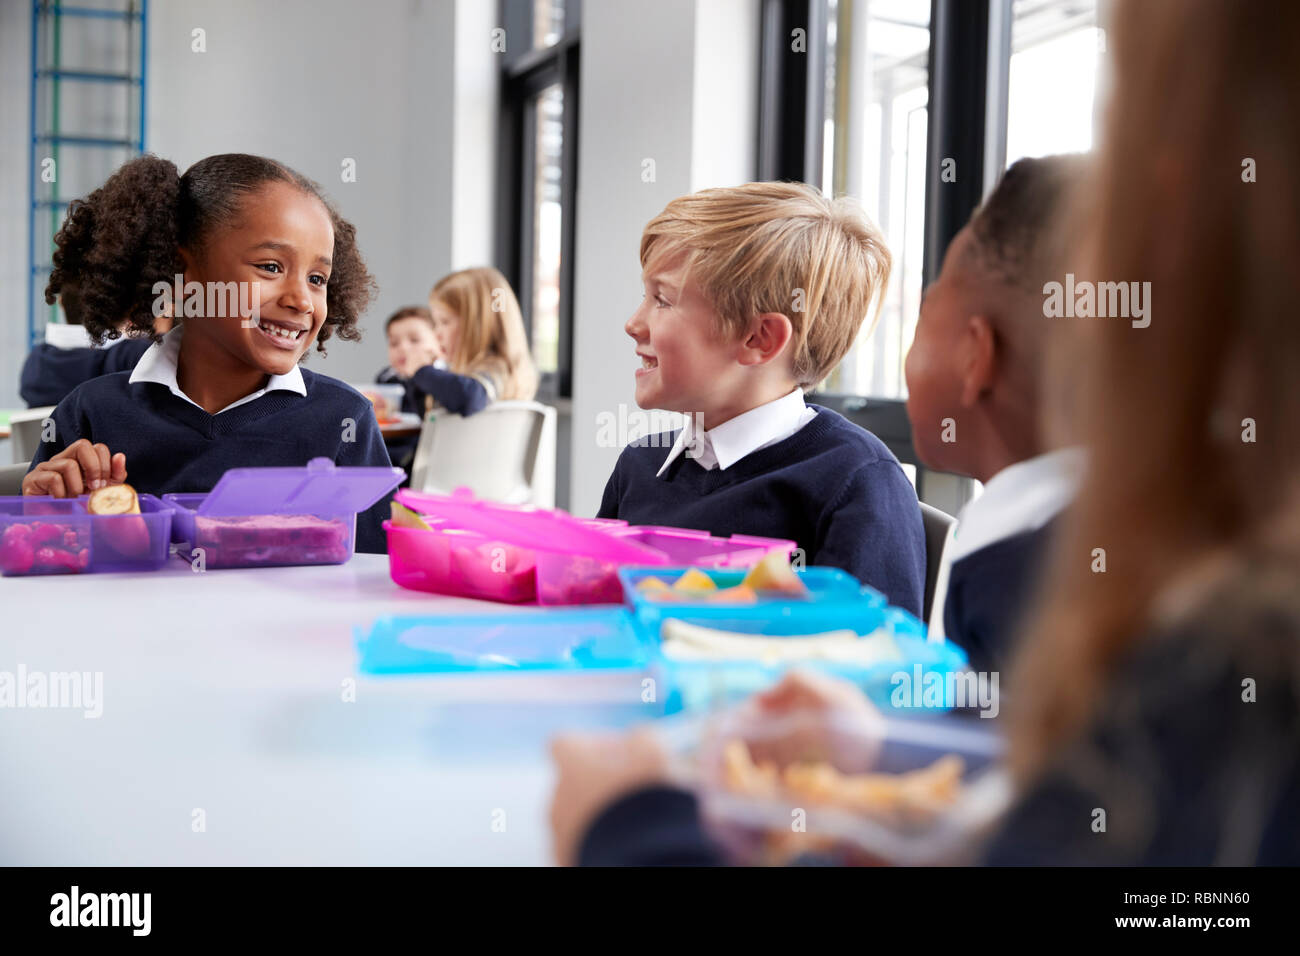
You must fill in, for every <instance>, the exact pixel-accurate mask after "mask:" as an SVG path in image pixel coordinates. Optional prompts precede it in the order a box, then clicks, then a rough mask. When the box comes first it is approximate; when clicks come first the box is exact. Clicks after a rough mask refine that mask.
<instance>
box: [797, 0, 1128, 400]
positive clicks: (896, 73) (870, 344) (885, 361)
mask: <svg viewBox="0 0 1300 956" xmlns="http://www.w3.org/2000/svg"><path fill="white" fill-rule="evenodd" d="M824 2H825V3H826V9H827V16H826V30H825V49H826V56H825V79H826V90H825V98H824V102H825V123H824V130H823V134H822V143H821V144H820V145H821V147H822V149H821V163H820V166H819V168H818V172H817V176H818V177H819V180H820V181H815V182H814V184H815V185H819V186H821V188H822V190H823V191H824V192H825V193H826V194H827V195H842V194H849V195H852V196H856V197H857V198H858V199H859V200H860V201H861V203H862V205H863V208H864V209H865V210H866V212H867V214H868V215H869V216H870V217H871V218H872V219H873V220H874V221H875V222H876V224H877V225H878V226H879V227H880V229H881V231H882V232H883V233H884V236H885V241H886V242H887V243H888V245H889V248H890V251H891V252H892V253H893V254H894V272H893V275H892V276H891V277H890V283H889V288H888V289H887V290H886V296H885V300H884V303H883V308H882V310H881V314H880V319H879V321H878V323H877V325H876V328H875V329H874V331H872V332H871V334H870V335H867V334H866V330H865V329H864V334H863V336H862V337H861V338H860V339H859V341H858V343H857V344H856V345H855V346H854V347H853V349H852V350H851V351H850V352H849V354H848V355H847V356H846V357H845V359H844V361H843V362H842V363H841V364H840V366H839V367H838V368H837V369H836V370H835V371H834V372H833V373H832V374H831V375H830V377H829V378H828V379H827V381H826V383H825V384H824V385H823V389H824V390H825V391H827V392H829V393H838V394H846V395H862V396H871V397H872V398H881V399H894V400H901V399H903V398H906V396H907V384H906V381H905V380H904V376H903V363H904V360H905V358H906V356H907V350H908V348H909V347H910V346H911V342H912V335H913V333H914V331H915V329H916V319H917V315H918V312H919V309H920V300H921V294H922V291H923V285H924V282H925V281H926V279H927V276H926V275H925V262H924V260H925V249H926V244H927V240H930V241H931V242H933V240H934V239H935V237H932V236H927V234H926V228H927V226H926V224H927V221H928V219H929V220H930V221H933V217H927V211H926V177H927V175H933V169H932V168H931V164H933V163H937V162H938V161H939V160H940V159H941V158H942V157H938V156H930V155H929V147H930V146H931V145H932V144H930V143H929V142H928V124H929V121H930V119H931V118H930V117H929V115H928V110H929V105H930V96H931V91H930V87H931V84H932V78H931V77H930V75H929V64H930V62H931V56H932V52H931V22H930V17H931V7H932V4H931V0H824ZM934 6H935V7H936V8H938V7H941V6H946V7H947V8H948V9H950V10H951V11H952V12H953V13H955V14H957V15H961V16H966V17H968V18H970V22H975V23H977V24H978V25H980V26H984V25H987V27H988V29H987V30H985V31H984V33H986V34H988V35H987V36H984V37H981V38H980V39H979V41H978V47H979V48H978V49H976V48H975V46H976V44H972V42H971V37H969V36H964V37H962V38H961V39H960V40H959V41H958V42H957V43H956V44H954V45H953V50H954V52H955V53H956V54H958V55H960V56H963V57H966V59H964V60H962V61H961V62H946V63H945V65H946V66H947V67H948V68H949V69H950V70H966V71H968V73H977V74H978V75H980V76H981V78H982V79H987V77H985V76H984V74H985V73H988V74H989V75H990V76H991V81H990V83H989V89H988V91H987V96H988V104H989V105H991V107H992V108H991V109H988V110H987V112H986V113H980V114H979V115H976V116H974V117H972V116H971V115H970V113H971V112H972V111H971V110H970V109H969V108H966V107H967V106H968V105H969V103H970V102H975V101H982V100H983V98H982V97H973V98H971V99H970V100H968V101H963V103H961V104H959V106H961V107H962V108H961V109H954V110H952V111H950V114H949V115H945V116H944V117H943V118H942V119H941V120H940V121H941V122H944V123H949V124H970V123H972V122H973V123H976V124H978V130H976V132H977V133H978V140H977V141H978V142H982V143H987V145H989V146H990V147H992V148H991V150H990V151H989V152H988V153H987V155H986V158H985V161H984V163H983V168H982V169H981V170H980V173H981V177H982V179H983V184H984V185H986V186H990V185H992V183H993V182H995V181H996V179H997V176H998V174H1000V173H1001V170H1002V169H1004V168H1005V167H1006V166H1007V165H1009V164H1010V163H1012V162H1015V161H1016V160H1017V159H1020V158H1022V157H1024V156H1042V155H1047V154H1050V153H1060V152H1080V151H1086V150H1088V149H1090V148H1091V146H1092V138H1093V109H1094V98H1095V91H1096V87H1097V82H1098V76H1099V69H1100V64H1101V57H1102V53H1103V51H1104V48H1105V39H1104V34H1103V32H1102V30H1101V29H1100V28H1099V27H1098V20H1097V0H987V2H984V0H957V2H956V3H953V2H952V0H935V4H934ZM977 8H978V9H977ZM975 13H978V14H979V15H980V16H978V17H976V16H974V14H975ZM964 25H965V24H963V26H964ZM1000 37H1001V42H999V38H1000ZM976 54H979V55H980V56H983V57H985V58H986V59H984V60H983V61H981V60H980V56H977V55H976ZM941 55H943V56H945V57H947V56H948V55H949V54H948V51H947V50H945V51H941ZM987 58H992V59H993V65H994V69H993V70H991V71H988V70H986V65H987ZM967 82H968V80H967ZM986 120H987V121H988V122H989V123H990V126H989V128H988V129H985V128H984V124H985V122H986ZM967 139H968V141H969V137H967ZM945 152H947V150H945ZM967 168H969V167H967ZM963 171H964V170H963ZM810 181H814V180H812V179H810ZM973 201H974V197H972V202H973ZM969 211H970V210H969V209H966V210H964V212H962V213H961V216H964V215H968V214H969ZM932 212H933V211H932ZM948 218H949V219H951V217H948ZM960 221H962V220H961V217H960V216H959V217H958V222H960ZM952 224H955V223H951V222H950V225H952ZM931 228H933V226H931ZM942 238H943V241H944V242H946V240H947V239H948V238H950V237H942ZM938 252H939V253H941V252H942V247H941V246H940V248H939V249H938ZM932 258H933V260H934V261H933V262H932V263H931V266H930V267H931V268H932V269H937V268H938V265H939V262H940V261H941V255H939V256H934V257H932Z"/></svg>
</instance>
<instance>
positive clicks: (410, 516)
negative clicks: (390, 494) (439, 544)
mask: <svg viewBox="0 0 1300 956" xmlns="http://www.w3.org/2000/svg"><path fill="white" fill-rule="evenodd" d="M389 507H390V508H391V509H392V512H393V524H395V525H397V526H398V527H399V528H415V529H416V530H417V531H432V530H433V529H432V528H430V527H429V525H428V524H427V523H426V522H425V520H424V519H423V518H421V517H420V516H419V515H418V514H416V513H415V512H414V511H412V510H411V509H410V508H408V507H406V505H403V504H399V503H398V502H396V501H394V502H392V503H391V504H390V505H389Z"/></svg>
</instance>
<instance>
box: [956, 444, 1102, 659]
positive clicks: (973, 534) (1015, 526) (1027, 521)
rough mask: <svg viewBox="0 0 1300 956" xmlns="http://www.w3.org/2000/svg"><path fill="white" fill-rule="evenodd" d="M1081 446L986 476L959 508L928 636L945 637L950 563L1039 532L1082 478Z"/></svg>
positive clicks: (1076, 489)
mask: <svg viewBox="0 0 1300 956" xmlns="http://www.w3.org/2000/svg"><path fill="white" fill-rule="evenodd" d="M1084 465H1085V456H1084V453H1083V450H1082V449H1080V448H1061V449H1058V450H1057V451H1050V452H1047V453H1046V454H1043V455H1038V456H1036V457H1034V458H1029V459H1026V460H1025V461H1019V462H1016V463H1015V464H1014V465H1008V466H1007V467H1006V468H1003V469H1002V470H1001V471H999V472H998V473H997V474H996V475H994V476H993V477H992V478H990V479H989V480H988V483H987V484H986V485H985V486H984V492H983V493H982V494H981V495H980V496H979V497H978V498H976V499H975V500H974V501H971V502H969V503H968V504H967V505H966V507H964V508H962V510H961V514H960V515H958V516H957V522H956V524H954V525H953V526H952V527H951V529H949V533H948V539H947V541H946V542H945V544H944V549H943V557H942V558H941V559H940V565H939V574H938V577H937V578H936V580H935V586H934V601H933V603H931V605H930V637H931V639H932V640H938V639H940V638H942V637H943V636H944V630H943V605H944V602H945V601H946V600H947V597H948V572H949V569H951V568H952V566H953V564H955V563H956V562H958V561H960V560H961V559H962V558H964V557H966V556H968V555H971V554H974V553H975V552H976V551H979V550H981V549H982V548H987V547H988V546H989V545H991V544H995V543H996V542H998V541H1002V540H1004V539H1005V538H1012V537H1015V536H1016V535H1018V534H1025V533H1026V532H1029V531H1037V530H1038V529H1039V528H1041V527H1043V525H1045V524H1047V523H1048V522H1049V521H1051V520H1052V519H1053V518H1055V517H1056V516H1057V515H1058V514H1060V513H1061V512H1062V511H1064V510H1065V508H1066V506H1067V505H1069V503H1070V502H1071V501H1073V500H1074V496H1075V494H1076V493H1077V492H1078V490H1079V482H1080V480H1081V479H1082V477H1083V469H1084Z"/></svg>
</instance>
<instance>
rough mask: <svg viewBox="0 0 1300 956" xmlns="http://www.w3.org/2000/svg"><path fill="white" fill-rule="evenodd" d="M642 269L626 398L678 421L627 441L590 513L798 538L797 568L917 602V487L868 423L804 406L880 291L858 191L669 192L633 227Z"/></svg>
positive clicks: (920, 568)
mask: <svg viewBox="0 0 1300 956" xmlns="http://www.w3.org/2000/svg"><path fill="white" fill-rule="evenodd" d="M641 266H642V281H643V283H644V286H645V298H644V300H643V301H642V303H641V306H640V308H638V309H637V310H636V312H635V313H634V314H633V315H632V317H631V318H630V319H628V321H627V323H626V326H625V328H626V331H627V333H628V335H629V336H631V337H632V339H633V341H634V342H635V343H636V354H637V355H638V357H639V358H640V360H641V367H640V368H639V369H638V370H637V372H636V402H637V405H639V406H640V407H641V408H646V409H653V408H658V409H664V410H667V411H677V412H683V413H685V414H686V415H687V416H688V422H687V424H686V426H685V427H684V428H683V429H682V430H681V431H680V432H678V433H677V434H676V435H675V436H673V435H669V434H665V435H654V436H649V437H647V438H643V439H642V440H640V441H639V442H636V443H633V444H631V445H629V446H628V447H627V448H625V449H624V450H623V453H622V455H621V456H620V457H619V460H618V464H617V466H616V467H615V469H614V473H613V474H612V475H611V476H610V478H609V482H608V484H607V485H606V487H605V493H604V497H603V500H602V501H601V506H600V512H599V515H600V517H602V518H622V519H624V520H626V521H629V522H631V523H633V524H660V525H674V526H677V527H682V528H698V529H702V530H706V531H709V532H711V533H712V534H715V535H731V534H736V533H742V534H752V535H764V536H767V537H773V538H784V539H789V540H793V541H795V542H796V543H797V544H798V546H799V548H800V549H801V550H802V551H803V552H804V555H805V557H806V561H807V563H808V564H810V565H811V564H818V565H831V566H834V567H838V568H842V569H844V570H845V571H847V572H848V573H850V574H852V575H853V576H855V577H856V578H858V579H859V580H860V581H862V582H863V583H864V584H869V585H871V586H872V587H875V588H876V589H878V590H879V591H881V592H882V593H884V595H885V596H886V598H888V600H889V602H890V603H891V604H894V605H897V606H899V607H902V608H904V609H906V610H908V611H910V612H912V613H913V614H917V615H919V614H920V613H921V600H922V594H923V593H924V585H925V537H924V533H923V530H922V526H921V512H920V508H919V506H918V504H917V500H916V493H915V491H914V490H913V489H912V485H911V483H910V482H909V481H908V479H907V476H906V475H905V474H904V473H903V471H902V468H901V467H900V466H899V464H898V461H897V459H895V458H894V456H893V455H892V454H891V453H890V452H889V450H888V449H887V448H886V447H885V446H884V444H883V443H882V442H881V441H880V440H879V439H877V438H876V437H875V436H874V435H872V434H871V433H870V432H867V431H865V430H863V429H861V428H859V427H858V426H856V425H854V424H852V423H850V422H849V421H848V420H846V419H845V418H843V417H842V416H840V415H838V414H837V413H835V412H834V411H831V410H830V409H827V408H822V407H819V406H817V405H809V404H807V403H805V401H804V391H805V390H806V389H809V388H812V387H813V386H815V385H816V384H817V383H818V382H820V381H821V380H822V379H824V378H825V377H826V376H827V375H828V374H829V373H830V372H831V370H832V369H834V368H835V366H836V364H838V363H839V361H840V360H841V359H842V358H843V357H844V355H845V353H846V352H848V350H849V348H850V347H851V346H852V345H853V343H854V341H855V340H856V339H857V337H858V332H859V330H860V329H861V328H862V323H863V322H864V320H865V319H866V318H867V316H868V314H869V313H871V312H872V311H873V307H874V306H876V305H877V304H878V302H879V300H880V299H881V298H882V297H883V294H884V290H885V286H886V283H887V282H888V279H889V269H890V256H889V251H888V249H886V247H885V244H884V241H883V239H882V237H881V235H880V233H879V232H878V231H877V230H876V229H875V227H874V226H872V225H871V223H870V222H869V221H868V220H867V219H866V218H865V216H863V214H862V213H861V211H860V210H859V209H858V208H857V206H856V205H855V204H854V203H853V202H852V200H849V199H836V200H830V199H827V198H825V197H824V196H822V194H821V193H820V192H818V191H817V190H815V189H813V188H811V187H809V186H805V185H801V184H797V183H749V184H748V185H745V186H740V187H737V188H734V189H706V190H704V191H702V192H698V193H694V194H692V195H689V196H683V197H681V198H679V199H675V200H673V202H671V203H669V204H668V206H667V208H665V209H664V211H663V212H662V213H660V214H659V215H658V216H656V217H655V218H654V219H653V220H651V221H650V223H649V224H648V225H647V226H646V228H645V232H644V233H643V235H642V238H641ZM670 446H671V447H670ZM665 449H667V451H665Z"/></svg>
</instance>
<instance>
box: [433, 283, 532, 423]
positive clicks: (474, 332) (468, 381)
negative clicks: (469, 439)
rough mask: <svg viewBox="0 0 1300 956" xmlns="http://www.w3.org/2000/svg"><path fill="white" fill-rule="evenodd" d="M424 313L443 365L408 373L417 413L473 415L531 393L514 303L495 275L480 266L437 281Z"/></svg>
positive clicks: (528, 360) (516, 303)
mask: <svg viewBox="0 0 1300 956" xmlns="http://www.w3.org/2000/svg"><path fill="white" fill-rule="evenodd" d="M429 311H430V313H431V315H432V317H433V327H434V334H435V335H436V336H437V340H438V345H439V347H440V349H441V352H442V355H443V358H444V360H445V361H446V366H447V367H446V368H439V367H438V366H437V365H435V364H433V363H432V362H430V363H429V364H426V365H424V366H423V367H420V368H417V369H416V370H415V371H414V372H413V373H411V375H410V377H409V385H408V393H409V394H410V395H411V396H412V400H413V401H414V403H415V404H416V405H417V407H418V410H420V411H424V410H426V409H429V408H437V407H441V408H444V409H446V410H447V411H449V412H453V413H455V414H457V415H473V414H475V413H477V412H480V411H482V410H483V409H484V408H486V407H487V406H488V405H489V404H491V403H492V402H498V401H511V400H523V401H527V400H529V399H531V398H532V397H533V396H534V395H535V394H536V393H537V368H536V366H534V365H533V359H532V356H531V354H530V353H529V351H528V337H527V335H526V334H525V333H524V320H523V316H522V315H521V314H520V311H519V300H518V299H516V298H515V294H514V292H513V291H512V290H511V288H510V283H508V282H507V281H506V277H505V276H503V275H502V274H501V273H500V272H498V271H497V270H496V269H492V268H489V267H480V268H476V269H464V270H462V271H460V272H453V273H452V274H451V275H448V276H445V277H443V278H442V279H440V280H439V281H438V284H437V285H435V286H434V287H433V291H432V292H430V293H429Z"/></svg>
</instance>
